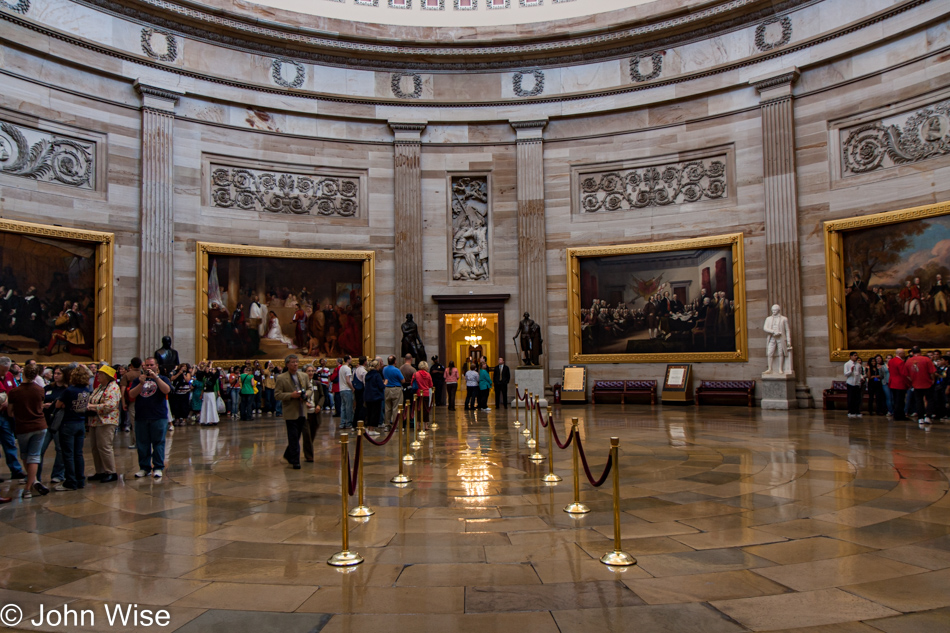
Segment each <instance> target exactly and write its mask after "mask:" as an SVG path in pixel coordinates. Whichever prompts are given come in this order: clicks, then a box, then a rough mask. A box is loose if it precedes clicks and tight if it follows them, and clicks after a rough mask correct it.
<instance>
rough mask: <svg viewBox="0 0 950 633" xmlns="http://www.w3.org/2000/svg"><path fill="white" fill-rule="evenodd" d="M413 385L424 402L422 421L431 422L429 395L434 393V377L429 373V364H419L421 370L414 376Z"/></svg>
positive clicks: (422, 362) (421, 362)
mask: <svg viewBox="0 0 950 633" xmlns="http://www.w3.org/2000/svg"><path fill="white" fill-rule="evenodd" d="M412 385H413V386H414V387H415V388H416V395H417V396H419V400H420V402H422V421H423V422H428V421H429V395H430V394H431V393H432V375H431V374H430V373H429V363H427V362H425V361H420V362H419V369H417V370H416V373H414V374H413V375H412Z"/></svg>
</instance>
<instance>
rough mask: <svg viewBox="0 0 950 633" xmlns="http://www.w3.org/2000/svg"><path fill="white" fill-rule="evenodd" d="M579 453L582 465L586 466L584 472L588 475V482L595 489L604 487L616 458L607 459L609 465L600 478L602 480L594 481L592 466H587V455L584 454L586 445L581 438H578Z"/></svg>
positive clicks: (611, 456)
mask: <svg viewBox="0 0 950 633" xmlns="http://www.w3.org/2000/svg"><path fill="white" fill-rule="evenodd" d="M577 452H579V453H580V454H581V463H582V464H583V465H584V472H585V473H586V474H587V480H588V481H589V482H590V485H592V486H593V487H594V488H600V487H601V486H603V485H604V482H605V481H607V476H608V475H609V474H610V469H611V468H612V467H613V465H614V456H613V454H611V455H610V457H608V458H607V465H606V466H605V467H604V474H603V475H601V476H600V479H594V476H593V475H592V474H591V472H590V466H589V465H588V464H587V455H585V454H584V444H583V443H582V442H581V438H580V437H578V438H577Z"/></svg>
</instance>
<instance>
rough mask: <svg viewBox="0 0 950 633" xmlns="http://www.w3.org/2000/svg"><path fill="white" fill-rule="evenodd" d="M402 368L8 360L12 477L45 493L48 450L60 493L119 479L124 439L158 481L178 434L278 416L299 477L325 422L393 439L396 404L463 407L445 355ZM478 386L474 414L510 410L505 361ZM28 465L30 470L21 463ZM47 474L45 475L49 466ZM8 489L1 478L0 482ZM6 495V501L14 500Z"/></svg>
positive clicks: (4, 424)
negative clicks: (89, 464)
mask: <svg viewBox="0 0 950 633" xmlns="http://www.w3.org/2000/svg"><path fill="white" fill-rule="evenodd" d="M402 361H403V362H402V364H401V365H399V366H397V359H396V357H395V356H390V357H389V358H388V359H386V360H383V358H381V357H376V358H371V359H368V358H367V357H365V356H360V357H358V358H352V357H351V356H349V355H343V356H342V357H340V358H338V359H337V362H336V364H335V366H333V367H332V368H331V367H330V366H329V364H328V363H327V360H326V359H320V360H318V361H316V362H315V363H313V364H307V365H305V366H303V367H301V366H300V362H299V359H298V358H297V356H296V355H293V354H292V355H290V356H288V357H287V358H286V359H285V362H284V365H283V367H278V366H277V365H276V364H275V363H273V362H270V361H267V362H263V363H262V362H260V361H247V362H246V363H245V364H244V365H243V366H239V365H235V366H231V367H215V366H214V365H213V364H212V363H210V362H208V361H204V362H201V363H198V364H197V365H191V364H189V363H181V364H178V365H174V364H172V365H170V366H161V365H159V362H158V360H157V359H156V358H154V357H149V358H146V359H144V360H143V359H141V358H137V357H136V358H133V359H132V360H131V361H130V362H129V363H128V364H127V365H98V364H89V365H83V364H78V363H70V364H68V365H64V366H56V367H48V368H43V367H42V366H40V365H38V364H37V363H36V361H35V360H30V361H29V362H28V363H26V364H25V365H24V366H23V367H21V366H20V365H18V364H17V363H14V362H13V361H11V360H10V358H8V357H0V447H2V450H3V452H4V455H5V458H6V461H7V465H8V467H9V468H10V473H11V477H12V479H15V480H23V482H24V484H25V487H24V490H23V493H22V496H23V498H25V499H29V498H31V497H32V496H33V495H46V494H48V493H49V492H50V488H49V487H47V486H46V485H44V484H43V483H42V481H43V465H44V461H45V459H46V454H47V449H48V448H49V446H50V445H51V444H52V445H53V446H54V448H55V451H54V455H50V457H52V458H53V465H52V469H51V471H48V474H49V481H50V482H51V486H52V489H53V490H56V491H61V492H64V491H69V490H79V489H82V488H84V487H85V486H86V484H87V482H89V481H92V482H98V483H102V484H108V483H111V482H115V481H118V479H119V475H118V472H117V470H116V458H115V447H116V437H117V435H118V434H119V433H127V434H129V448H132V449H134V450H136V451H137V457H138V467H139V469H138V471H137V472H136V473H135V477H137V478H142V477H148V476H151V477H154V478H155V479H161V478H162V477H163V476H164V471H165V443H166V438H167V436H168V435H169V434H171V433H173V432H174V429H175V427H176V426H183V425H201V426H216V425H218V424H219V423H220V421H221V419H222V418H231V419H240V420H242V421H250V420H253V419H255V416H271V415H273V416H277V417H280V416H282V417H283V418H284V422H285V424H286V425H287V434H288V448H287V451H286V452H285V453H284V457H285V459H286V460H287V461H288V463H290V464H291V466H292V467H294V468H299V467H300V456H301V451H300V441H301V439H302V440H303V458H304V459H305V460H306V461H308V462H312V461H313V460H314V438H315V437H316V433H317V430H318V429H319V427H320V420H321V418H320V416H321V413H323V412H330V414H331V415H332V416H333V417H338V418H340V421H339V426H340V428H341V429H349V428H353V427H354V426H355V422H356V421H358V420H361V421H365V426H366V429H367V433H368V434H369V435H373V436H376V435H379V434H380V433H381V432H388V430H389V425H391V424H392V423H393V421H394V420H395V419H396V416H397V414H398V410H399V407H400V405H402V404H403V403H407V404H408V403H411V402H413V399H414V398H416V399H417V400H418V401H421V402H422V403H423V405H424V406H422V407H420V409H421V411H422V416H423V420H425V421H428V416H429V409H430V408H431V407H432V406H434V405H444V404H445V403H446V396H447V402H448V406H449V408H450V409H452V410H454V409H455V394H456V390H457V388H458V383H459V380H460V379H461V377H460V373H459V370H458V369H457V368H456V367H455V363H454V362H450V363H449V366H448V367H445V366H444V365H442V364H441V363H440V362H439V359H438V357H437V356H435V357H432V363H431V365H430V364H429V363H427V362H425V361H420V362H418V363H417V364H415V365H414V362H415V360H414V358H413V357H412V356H410V355H407V356H406V357H405V358H403V359H402ZM469 375H474V376H475V384H474V385H473V386H472V387H470V388H469V398H472V405H471V406H466V409H474V408H476V404H475V403H476V402H477V407H478V408H480V409H482V410H485V411H488V410H490V409H489V408H488V403H487V398H488V394H489V392H490V391H491V389H492V388H493V387H494V388H495V389H496V392H497V393H498V394H499V398H501V399H500V400H498V402H499V405H500V406H505V407H507V401H506V400H507V384H508V381H509V378H510V373H509V372H508V369H507V367H505V366H504V359H499V364H498V366H496V367H495V375H496V378H495V380H494V381H493V380H492V377H491V375H490V374H489V366H488V364H487V360H486V359H485V358H481V359H479V362H478V365H477V366H476V365H475V363H472V365H471V367H470V366H469V364H468V363H466V364H465V366H463V372H462V376H464V377H465V379H466V380H467V379H468V377H469ZM87 436H88V438H89V445H90V448H91V453H92V457H93V466H94V471H95V472H94V473H93V474H92V475H90V476H88V477H87V476H86V464H85V460H84V458H83V449H84V447H85V441H86V438H87ZM21 460H22V463H21ZM47 468H49V467H48V466H47ZM0 481H2V480H0ZM9 501H10V499H9V498H5V497H0V503H7V502H9Z"/></svg>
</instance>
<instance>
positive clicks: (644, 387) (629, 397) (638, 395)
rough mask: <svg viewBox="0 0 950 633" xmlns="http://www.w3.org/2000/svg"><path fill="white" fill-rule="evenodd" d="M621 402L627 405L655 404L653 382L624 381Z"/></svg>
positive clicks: (654, 383)
mask: <svg viewBox="0 0 950 633" xmlns="http://www.w3.org/2000/svg"><path fill="white" fill-rule="evenodd" d="M624 383H625V384H624V388H623V401H624V402H625V403H627V404H631V403H638V404H656V381H655V380H625V381H624Z"/></svg>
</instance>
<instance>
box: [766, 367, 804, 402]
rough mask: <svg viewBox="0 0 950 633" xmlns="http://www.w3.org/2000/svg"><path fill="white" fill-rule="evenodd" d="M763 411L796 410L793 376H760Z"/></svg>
mask: <svg viewBox="0 0 950 633" xmlns="http://www.w3.org/2000/svg"><path fill="white" fill-rule="evenodd" d="M759 384H760V385H762V403H761V406H762V408H763V409H797V408H798V397H797V395H796V394H795V374H794V373H791V374H762V381H761V382H760V383H759Z"/></svg>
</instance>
